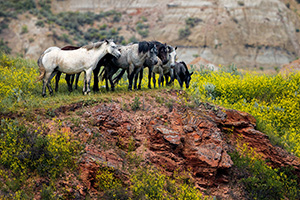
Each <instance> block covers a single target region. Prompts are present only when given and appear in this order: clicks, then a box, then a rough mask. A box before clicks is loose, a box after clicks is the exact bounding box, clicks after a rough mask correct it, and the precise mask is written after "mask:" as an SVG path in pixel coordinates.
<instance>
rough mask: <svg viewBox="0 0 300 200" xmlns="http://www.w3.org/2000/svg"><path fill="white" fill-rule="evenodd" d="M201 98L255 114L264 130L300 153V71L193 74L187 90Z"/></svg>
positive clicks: (289, 148)
mask: <svg viewBox="0 0 300 200" xmlns="http://www.w3.org/2000/svg"><path fill="white" fill-rule="evenodd" d="M187 91H188V92H189V94H191V95H192V96H193V97H194V99H195V101H196V103H197V102H199V101H200V100H199V99H201V100H205V101H211V102H213V103H215V104H218V105H221V106H224V107H226V108H232V109H236V110H241V111H245V112H248V113H250V114H252V115H253V116H254V117H255V118H256V119H257V123H258V128H259V130H261V131H262V132H264V133H266V134H268V135H270V136H276V137H278V138H280V140H281V141H280V142H281V143H282V144H283V145H284V147H285V148H286V149H288V150H289V151H290V152H292V153H294V154H295V155H297V156H300V136H298V135H299V134H298V133H299V132H300V124H299V121H300V109H299V105H300V94H299V93H300V74H299V73H298V74H291V75H290V76H289V77H287V78H284V77H282V76H281V75H275V76H269V75H257V74H250V73H246V74H244V75H234V74H232V73H228V72H224V71H221V72H218V73H213V72H210V73H200V72H197V71H196V72H195V73H194V74H193V76H192V82H191V87H190V88H189V89H188V90H187Z"/></svg>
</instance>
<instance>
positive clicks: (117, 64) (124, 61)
mask: <svg viewBox="0 0 300 200" xmlns="http://www.w3.org/2000/svg"><path fill="white" fill-rule="evenodd" d="M118 50H119V51H120V52H121V57H120V58H118V59H111V60H109V61H108V62H107V63H105V73H104V77H105V79H106V80H107V79H108V80H109V81H110V84H111V90H112V91H113V90H114V84H115V83H116V82H117V81H115V82H114V81H113V80H112V76H113V74H115V73H116V72H117V71H118V69H123V70H122V72H121V73H120V74H119V75H118V76H117V77H122V76H123V74H124V73H125V71H127V75H128V80H129V85H128V90H132V83H133V78H134V76H135V74H136V73H137V72H139V71H140V69H141V68H142V67H143V65H144V63H145V61H146V60H147V59H148V60H149V61H150V62H151V63H153V64H157V62H158V60H157V48H156V46H155V45H154V44H153V43H151V42H146V41H143V42H139V43H138V44H128V45H126V46H119V47H118ZM117 77H116V78H115V79H114V80H119V79H120V78H117ZM106 82H107V81H106ZM106 86H107V87H108V85H106ZM107 90H108V88H107Z"/></svg>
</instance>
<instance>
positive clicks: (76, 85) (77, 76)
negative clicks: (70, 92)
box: [74, 72, 81, 90]
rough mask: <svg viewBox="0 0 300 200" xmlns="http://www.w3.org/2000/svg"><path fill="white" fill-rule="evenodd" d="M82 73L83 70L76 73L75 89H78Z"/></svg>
mask: <svg viewBox="0 0 300 200" xmlns="http://www.w3.org/2000/svg"><path fill="white" fill-rule="evenodd" d="M80 74H81V72H79V73H77V74H76V80H75V87H74V89H75V90H77V88H78V81H79V76H80Z"/></svg>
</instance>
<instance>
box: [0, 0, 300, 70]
mask: <svg viewBox="0 0 300 200" xmlns="http://www.w3.org/2000/svg"><path fill="white" fill-rule="evenodd" d="M39 2H44V1H36V5H37V6H36V9H43V8H44V6H43V5H41V3H39ZM45 2H47V3H48V4H50V5H51V7H50V9H49V10H48V13H47V12H44V13H42V14H41V15H35V14H32V12H23V13H22V14H20V15H18V16H17V17H16V18H10V19H9V23H8V28H6V29H3V30H1V34H0V36H1V38H2V39H3V41H4V42H6V44H7V45H8V47H9V48H11V49H12V53H14V54H22V55H24V56H25V57H27V58H33V59H37V57H38V56H39V55H40V54H41V52H42V51H43V50H45V49H46V48H47V47H49V46H53V45H57V46H63V45H67V44H69V43H73V44H74V45H75V44H83V43H84V42H88V41H90V40H89V38H88V37H85V41H84V42H79V39H77V38H78V37H77V38H76V37H73V36H72V34H74V33H71V32H70V31H69V30H68V29H66V28H65V27H62V26H59V25H58V24H59V23H57V22H56V21H55V20H54V21H53V20H52V21H53V22H54V23H52V22H51V19H50V20H49V16H50V18H51V17H52V18H53V16H54V17H57V16H59V15H60V14H61V13H66V12H80V13H84V12H92V13H97V14H99V13H103V12H111V11H113V12H115V13H118V15H117V17H114V18H109V17H104V18H101V19H99V18H98V19H96V20H95V21H94V22H93V23H90V24H85V25H83V26H80V27H79V28H78V29H79V30H80V31H81V32H77V34H78V35H79V37H80V35H81V36H82V37H83V35H84V34H85V33H86V32H88V31H89V29H90V28H91V27H92V28H95V29H98V30H100V29H101V27H102V28H103V26H104V25H105V26H107V27H109V28H114V29H113V30H114V31H117V33H118V34H119V37H122V39H123V38H124V42H123V43H128V42H130V41H135V40H139V41H140V40H159V41H161V42H166V43H168V44H171V45H174V46H178V47H179V49H178V55H179V58H180V59H182V60H184V61H186V62H187V63H190V62H191V61H193V59H195V57H198V56H200V57H202V58H204V59H205V60H208V61H209V62H211V63H214V64H215V65H219V64H221V65H230V64H236V65H237V66H238V67H239V68H245V69H263V68H264V69H273V70H274V69H279V68H280V67H281V66H282V65H284V64H287V63H289V62H291V61H293V60H295V59H297V57H298V56H299V55H300V44H299V38H300V31H299V30H300V28H299V27H300V26H299V25H300V20H299V19H300V18H299V11H298V9H299V8H300V4H299V3H298V1H296V0H268V1H264V0H239V1H236V0H201V1H199V0H180V1H179V0H165V1H160V0H122V1H115V0H113V1H112V0H101V1H100V0H86V1H80V0H52V1H45ZM50 12H51V15H50V14H49V13H50ZM47 17H48V19H47ZM3 20H6V18H3V17H1V18H0V22H1V23H3ZM65 20H67V19H66V18H65V19H62V21H65ZM40 21H43V22H44V26H37V24H38V23H41V22H40ZM47 21H48V22H49V21H50V23H47ZM24 27H27V32H26V33H24ZM22 30H23V31H22ZM110 30H111V29H110ZM75 32H76V31H75ZM60 35H61V36H60ZM61 38H63V39H61ZM132 38H134V40H130V39H132ZM93 39H96V37H94V38H93Z"/></svg>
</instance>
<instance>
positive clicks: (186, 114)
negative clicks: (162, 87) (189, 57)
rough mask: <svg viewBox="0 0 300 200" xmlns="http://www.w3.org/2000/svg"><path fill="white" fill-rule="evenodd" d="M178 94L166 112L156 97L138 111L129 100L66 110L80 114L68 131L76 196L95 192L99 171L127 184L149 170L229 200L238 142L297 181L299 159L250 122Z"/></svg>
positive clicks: (61, 112) (173, 94) (59, 113)
mask: <svg viewBox="0 0 300 200" xmlns="http://www.w3.org/2000/svg"><path fill="white" fill-rule="evenodd" d="M177 93H178V94H180V95H184V94H182V91H181V92H177V91H169V92H167V95H168V101H169V103H168V102H167V101H166V100H165V101H164V103H166V104H165V105H168V106H165V105H163V104H161V103H159V101H156V100H157V98H158V97H155V96H152V97H151V96H149V95H147V96H146V98H145V97H144V99H143V100H141V101H143V105H141V108H142V109H141V110H137V111H133V110H131V109H128V107H127V106H126V105H129V104H130V103H128V102H130V101H132V98H129V100H125V99H123V98H118V99H117V100H114V102H111V103H101V104H98V105H94V106H88V107H86V108H84V109H82V108H83V107H82V106H80V105H71V106H70V108H72V109H73V110H74V109H75V110H77V109H82V110H81V111H80V112H82V113H83V114H82V120H81V122H80V124H81V125H80V126H76V127H73V128H71V130H72V132H73V133H74V135H77V136H78V137H79V138H80V141H81V143H82V144H83V145H84V146H85V153H84V154H83V155H82V157H81V159H80V176H81V180H82V183H81V185H80V188H81V189H80V193H81V195H85V192H84V191H86V190H89V191H93V192H95V193H96V192H97V190H96V189H95V187H96V186H95V176H96V171H97V170H98V169H99V166H108V167H111V168H113V169H114V170H115V171H116V174H117V175H118V176H119V177H120V178H121V179H123V181H125V182H126V181H128V177H129V172H128V170H129V168H130V169H131V170H132V169H134V168H135V167H138V166H139V165H146V164H152V165H154V166H156V167H157V168H159V169H160V170H162V171H163V173H165V174H167V175H168V176H172V175H174V173H176V172H183V171H188V172H189V173H190V175H191V177H190V178H191V179H192V180H193V182H194V183H195V184H196V186H198V187H199V188H208V187H209V188H216V187H218V188H219V189H218V191H219V193H220V194H221V196H223V197H224V198H227V199H228V198H229V196H228V195H229V191H231V190H232V192H233V191H236V190H237V188H230V187H229V181H230V179H231V178H232V177H230V174H231V173H230V171H231V170H232V168H233V165H234V164H233V161H232V160H231V157H230V156H229V153H230V152H233V151H234V150H235V149H236V142H237V140H238V141H239V142H240V143H242V144H244V143H246V144H247V145H248V146H249V147H252V148H254V149H255V151H256V152H257V153H259V154H260V155H261V156H262V158H263V159H266V160H268V164H269V165H270V166H273V167H283V166H292V167H294V168H295V170H296V173H297V174H298V175H300V160H299V158H297V157H295V156H293V155H290V154H288V153H287V152H286V151H285V150H283V149H281V148H279V147H275V146H273V145H272V144H271V143H270V141H269V139H268V137H267V136H266V135H265V134H263V133H261V132H260V131H258V130H256V129H255V126H256V120H255V118H254V117H253V116H251V115H249V114H247V113H244V112H240V111H236V110H230V109H224V108H221V107H218V106H215V105H212V104H209V103H202V104H201V105H200V106H198V107H195V108H190V107H187V106H186V105H184V103H183V102H182V101H181V100H180V99H178V96H177ZM161 98H163V96H161ZM126 99H128V98H126ZM145 99H146V100H145ZM170 102H172V103H170ZM67 111H68V108H67V107H61V108H59V109H57V110H56V111H55V113H56V115H57V116H59V117H64V114H65V113H66V112H67ZM69 126H71V125H69ZM128 152H130V153H131V155H137V156H136V157H134V159H131V161H130V162H132V163H131V164H130V163H129V160H128V158H127V157H126V155H127V153H128ZM78 187H79V186H78ZM221 188H222V189H221Z"/></svg>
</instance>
